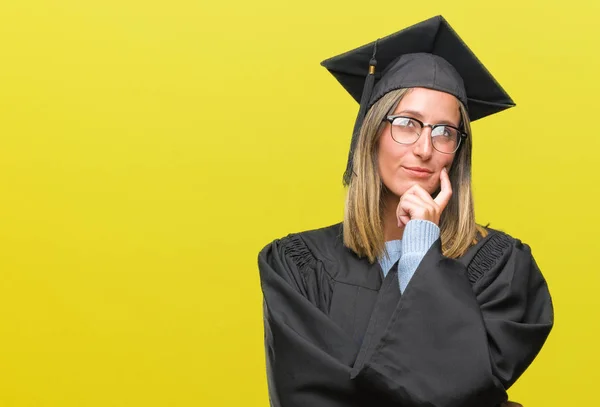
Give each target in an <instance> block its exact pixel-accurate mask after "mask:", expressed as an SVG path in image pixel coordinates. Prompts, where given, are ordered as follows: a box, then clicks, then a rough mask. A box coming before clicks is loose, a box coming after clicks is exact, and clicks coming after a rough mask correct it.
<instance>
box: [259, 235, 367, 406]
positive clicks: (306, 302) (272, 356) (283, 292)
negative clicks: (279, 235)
mask: <svg viewBox="0 0 600 407" xmlns="http://www.w3.org/2000/svg"><path fill="white" fill-rule="evenodd" d="M258 264H259V272H260V280H261V288H262V291H263V308H264V332H265V356H266V365H267V384H268V391H269V399H270V403H271V406H273V407H280V406H283V407H296V406H319V407H330V406H331V407H345V406H353V405H355V402H356V401H355V400H353V399H352V395H354V394H355V393H356V390H355V387H354V382H353V381H352V380H351V378H350V376H351V374H350V373H351V366H352V364H353V362H354V358H355V355H356V353H357V351H358V350H357V349H356V348H357V345H356V344H354V343H353V342H352V341H351V340H349V338H348V336H347V335H346V333H345V332H343V331H342V329H341V328H339V327H338V325H336V324H335V323H333V322H332V321H331V319H329V317H328V316H327V311H328V307H329V303H330V301H331V294H332V289H333V282H332V280H331V279H330V277H329V276H328V274H327V273H326V271H325V270H324V269H323V267H322V265H321V263H320V262H319V261H318V260H317V259H316V258H315V257H314V256H313V255H312V254H311V253H310V251H309V250H308V249H307V248H306V246H305V245H304V244H303V242H302V239H301V238H300V237H299V236H297V235H291V236H288V237H286V238H284V239H279V240H276V241H275V242H273V243H271V244H270V245H268V246H267V247H265V248H264V249H263V250H262V251H261V252H260V254H259V257H258Z"/></svg>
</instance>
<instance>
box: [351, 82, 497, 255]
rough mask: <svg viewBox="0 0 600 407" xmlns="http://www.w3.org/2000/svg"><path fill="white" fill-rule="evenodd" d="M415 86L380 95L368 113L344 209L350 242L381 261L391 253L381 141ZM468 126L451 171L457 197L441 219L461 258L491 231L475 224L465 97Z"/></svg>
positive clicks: (447, 251) (447, 243)
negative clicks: (380, 162) (387, 238)
mask: <svg viewBox="0 0 600 407" xmlns="http://www.w3.org/2000/svg"><path fill="white" fill-rule="evenodd" d="M409 91H410V89H399V90H394V91H391V92H389V93H387V94H386V95H384V96H383V97H382V98H381V99H379V100H378V101H377V102H376V103H375V104H374V105H373V106H372V107H371V108H370V109H369V111H368V112H367V114H366V116H365V119H364V121H363V124H362V126H361V129H360V132H359V135H358V141H357V143H356V149H355V151H354V162H353V172H354V174H353V176H352V177H351V180H350V184H349V186H348V194H347V197H346V207H345V213H344V226H343V230H344V244H345V245H346V246H347V247H348V248H350V249H351V250H353V251H354V252H355V253H356V254H357V255H359V256H360V257H363V256H366V257H367V258H368V259H369V261H371V262H375V260H376V259H377V258H378V257H380V256H381V255H383V254H384V252H385V238H384V234H383V209H384V207H383V199H382V198H383V194H384V191H385V186H384V185H383V182H382V180H381V177H380V175H379V170H378V157H377V146H378V143H379V137H380V136H381V133H382V131H383V129H384V126H385V121H384V120H383V119H384V118H385V116H387V115H388V114H390V112H393V111H394V110H395V109H396V107H397V106H398V104H399V103H400V100H402V97H403V96H404V95H406V94H407V93H408V92H409ZM459 109H460V115H461V118H462V126H463V130H464V132H465V133H466V134H467V137H466V138H465V139H464V140H463V141H462V144H461V146H460V148H459V149H458V151H457V152H456V155H455V157H454V161H453V163H452V167H451V169H450V172H449V176H450V182H451V184H452V197H451V198H450V202H448V205H447V206H446V208H445V209H444V211H443V212H442V215H441V218H440V238H441V242H442V253H443V254H444V256H446V257H451V258H457V257H460V256H462V255H463V254H464V253H465V252H466V251H467V249H468V248H469V247H470V246H471V245H472V244H474V243H476V242H477V238H478V233H479V234H480V235H481V236H485V235H486V234H487V232H486V230H485V229H484V228H483V227H481V226H479V225H477V224H476V223H475V212H474V208H473V196H472V193H471V145H472V144H471V126H470V120H469V116H468V114H467V109H466V108H465V106H464V105H463V104H462V103H460V102H459Z"/></svg>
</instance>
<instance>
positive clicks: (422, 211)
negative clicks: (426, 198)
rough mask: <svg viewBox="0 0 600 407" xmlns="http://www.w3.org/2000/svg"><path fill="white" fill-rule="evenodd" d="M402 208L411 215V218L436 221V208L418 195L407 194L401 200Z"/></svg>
mask: <svg viewBox="0 0 600 407" xmlns="http://www.w3.org/2000/svg"><path fill="white" fill-rule="evenodd" d="M400 208H401V209H402V210H403V211H404V212H405V213H407V214H408V215H409V216H410V219H422V220H431V221H435V219H436V215H435V212H436V210H435V208H433V207H431V206H430V205H428V204H426V203H424V202H423V201H422V200H421V198H419V197H418V196H416V195H405V196H403V197H402V199H401V200H400Z"/></svg>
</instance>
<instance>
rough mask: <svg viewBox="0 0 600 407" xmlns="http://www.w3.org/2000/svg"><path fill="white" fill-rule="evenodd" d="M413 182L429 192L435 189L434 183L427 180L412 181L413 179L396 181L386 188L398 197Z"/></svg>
mask: <svg viewBox="0 0 600 407" xmlns="http://www.w3.org/2000/svg"><path fill="white" fill-rule="evenodd" d="M415 184H418V185H420V186H421V187H422V188H423V189H424V190H425V191H427V192H428V193H429V194H433V193H434V192H435V191H436V189H437V186H436V185H431V183H429V182H427V181H416V180H415V181H413V180H402V181H397V182H395V183H394V184H393V185H392V188H389V187H388V189H389V190H390V192H392V193H393V194H394V195H396V196H399V197H400V196H402V195H403V194H404V193H405V192H406V191H408V190H409V189H410V188H411V187H412V186H413V185H415Z"/></svg>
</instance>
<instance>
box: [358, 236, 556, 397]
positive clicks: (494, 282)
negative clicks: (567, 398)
mask: <svg viewBox="0 0 600 407" xmlns="http://www.w3.org/2000/svg"><path fill="white" fill-rule="evenodd" d="M552 325H553V307H552V301H551V297H550V293H549V291H548V287H547V284H546V282H545V280H544V278H543V276H542V274H541V273H540V270H539V268H538V266H537V264H536V262H535V260H534V259H533V257H532V255H531V251H530V248H529V247H528V246H527V245H525V244H522V243H521V242H520V241H518V240H516V239H513V238H511V237H509V236H508V235H505V234H502V233H497V234H495V235H493V236H492V237H491V238H490V239H489V240H488V241H487V242H486V244H484V245H483V246H482V248H481V249H480V250H479V251H478V252H477V254H476V255H475V256H474V257H473V259H472V261H471V262H470V263H469V265H468V266H466V265H464V264H462V263H461V262H460V261H458V260H454V259H449V258H446V257H444V256H443V255H442V254H441V246H440V241H439V240H437V241H436V242H435V243H434V245H433V246H432V247H431V248H430V250H429V252H428V253H427V255H426V256H425V257H424V258H423V260H422V262H421V263H420V265H419V266H418V268H417V270H416V272H415V274H414V276H413V277H412V279H411V281H410V283H409V284H408V286H407V288H406V291H405V292H404V293H403V295H402V297H401V299H400V301H399V302H398V305H397V307H396V309H395V310H394V312H393V314H392V317H391V319H390V322H389V324H388V326H387V328H386V330H385V333H384V334H383V335H382V336H381V338H380V339H379V340H378V341H377V342H376V343H373V344H367V346H366V348H367V349H366V351H365V352H363V351H361V355H359V357H358V359H357V360H356V364H355V365H354V367H353V370H352V377H353V379H354V380H356V381H357V383H358V384H360V386H365V387H366V388H369V389H372V390H375V391H377V392H381V393H382V394H385V395H386V396H387V397H389V398H391V399H392V400H395V401H396V402H397V403H398V406H410V407H418V406H423V407H425V406H436V407H438V406H439V407H471V406H473V407H475V406H477V407H481V406H495V405H498V404H500V403H501V402H503V401H505V400H506V389H508V388H509V387H510V386H511V385H512V384H513V383H514V381H515V380H516V379H517V378H518V377H519V376H520V375H521V374H522V373H523V371H524V370H525V369H526V368H527V367H528V366H529V364H530V363H531V362H532V361H533V359H534V358H535V357H536V355H537V354H538V352H539V351H540V349H541V347H542V345H543V344H544V342H545V340H546V338H547V336H548V334H549V333H550V330H551V328H552Z"/></svg>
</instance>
